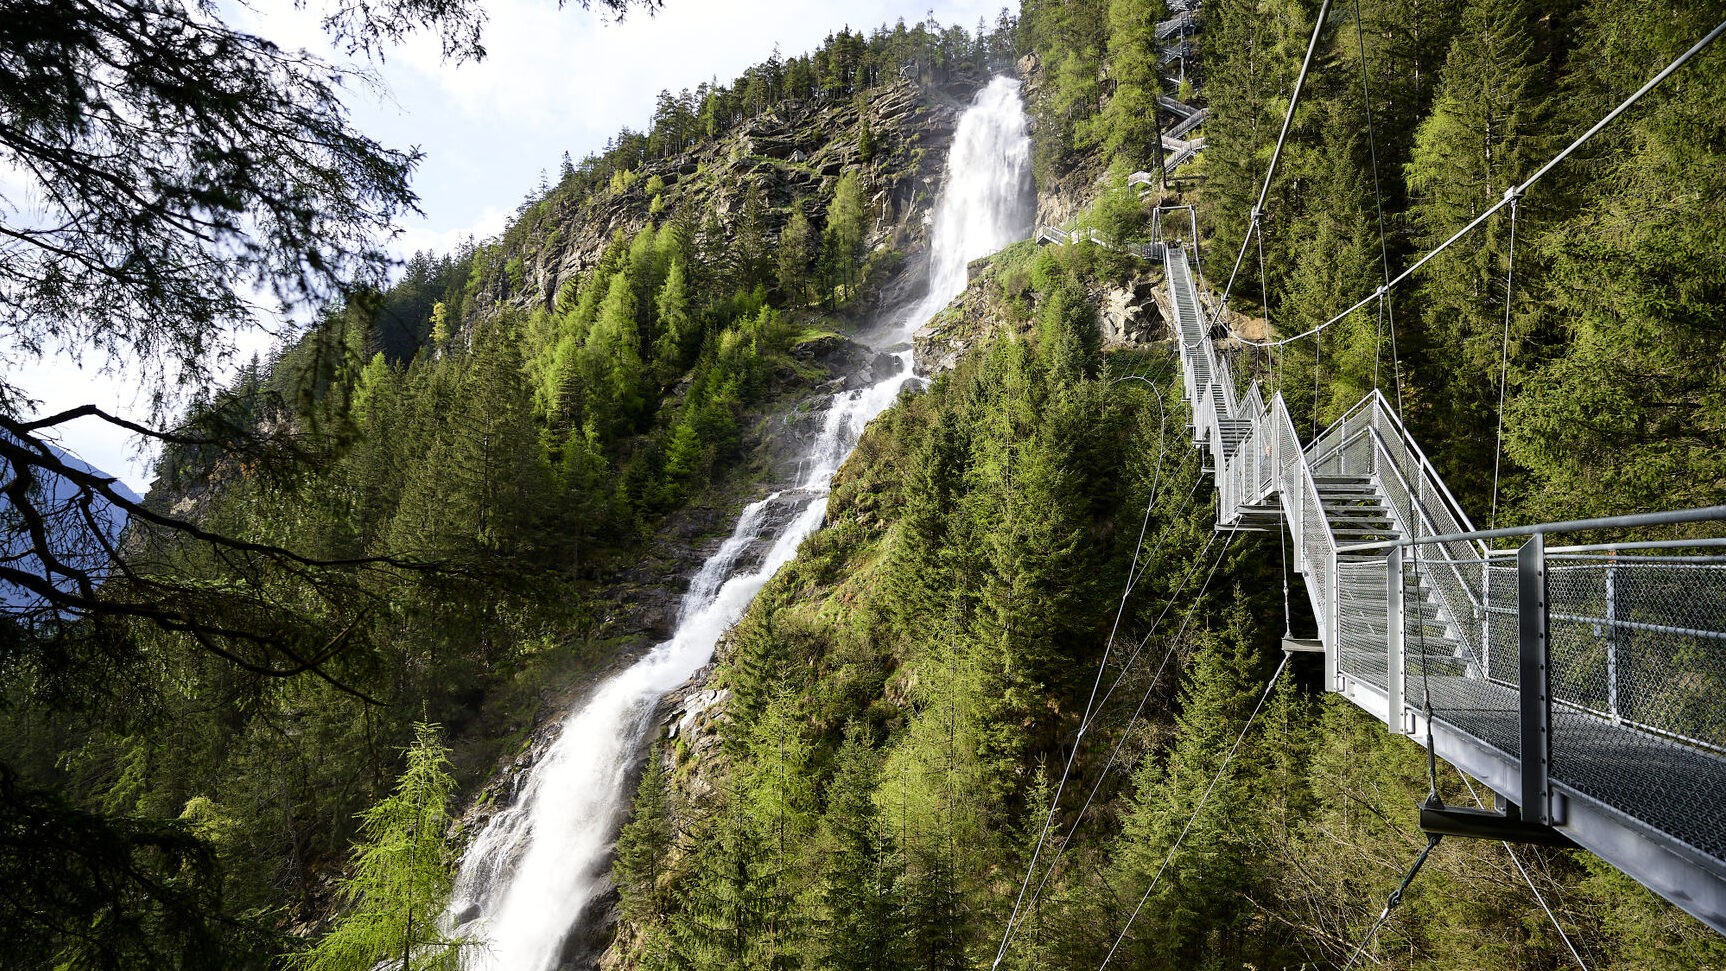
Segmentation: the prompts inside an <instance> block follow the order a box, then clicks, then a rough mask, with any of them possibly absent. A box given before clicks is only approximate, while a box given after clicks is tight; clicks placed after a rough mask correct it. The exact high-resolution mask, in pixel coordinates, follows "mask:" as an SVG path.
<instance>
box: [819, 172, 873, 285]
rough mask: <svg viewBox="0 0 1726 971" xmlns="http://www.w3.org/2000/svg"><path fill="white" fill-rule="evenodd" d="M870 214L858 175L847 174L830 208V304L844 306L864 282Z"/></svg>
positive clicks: (828, 221) (828, 224)
mask: <svg viewBox="0 0 1726 971" xmlns="http://www.w3.org/2000/svg"><path fill="white" fill-rule="evenodd" d="M868 219H869V212H868V208H867V204H866V203H865V201H864V199H863V183H862V180H861V179H860V178H859V177H858V175H857V173H856V172H855V171H852V172H847V173H845V175H844V176H842V177H841V178H840V179H839V184H838V185H837V186H835V187H834V189H833V202H832V203H831V204H829V205H828V207H827V228H826V231H825V248H826V263H827V277H828V293H829V300H830V302H832V303H844V302H845V301H846V300H848V299H850V298H851V296H852V295H853V294H854V293H855V292H856V290H857V287H858V285H859V284H860V283H861V282H862V277H861V274H860V273H859V270H860V268H861V267H862V264H863V249H864V247H863V244H864V239H863V237H864V233H865V232H867V230H868V228H869V227H868Z"/></svg>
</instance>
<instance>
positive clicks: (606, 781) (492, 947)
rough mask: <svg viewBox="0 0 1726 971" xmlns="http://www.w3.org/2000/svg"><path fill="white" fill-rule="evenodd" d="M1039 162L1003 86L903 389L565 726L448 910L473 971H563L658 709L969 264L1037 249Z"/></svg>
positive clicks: (823, 494)
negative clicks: (1012, 250) (1015, 249)
mask: <svg viewBox="0 0 1726 971" xmlns="http://www.w3.org/2000/svg"><path fill="white" fill-rule="evenodd" d="M1030 147H1031V146H1030V139H1029V138H1028V137H1027V136H1026V133H1025V115H1024V110H1023V107H1022V106H1021V104H1020V101H1019V83H1018V82H1017V81H1014V80H1012V79H1010V78H1004V77H1002V78H996V79H994V80H993V81H992V82H990V84H989V85H988V86H987V87H986V88H984V89H983V90H982V91H980V92H979V93H978V94H977V97H976V98H975V99H974V100H973V101H972V103H971V106H970V107H969V108H968V109H966V110H965V112H964V114H962V115H961V116H960V118H959V124H958V128H957V130H956V131H955V132H954V135H953V146H952V148H951V150H950V151H949V152H948V156H947V171H946V178H945V182H944V184H943V187H942V190H941V196H940V198H939V200H938V201H937V203H936V206H935V220H934V226H933V231H932V232H931V235H930V270H929V293H928V296H927V297H925V298H924V299H923V300H922V301H921V302H919V303H918V304H917V305H916V306H915V307H914V308H912V309H911V310H910V311H909V312H907V313H906V314H904V316H903V317H902V318H900V319H899V320H898V321H897V322H896V325H895V326H894V327H893V328H892V329H891V330H890V331H888V333H889V334H890V338H889V339H888V341H887V344H888V345H889V346H891V347H893V348H894V354H895V357H896V359H897V361H898V366H897V367H896V368H895V369H894V374H893V375H892V376H891V377H889V378H887V379H886V380H884V381H881V382H879V383H877V384H875V385H873V386H872V387H868V388H863V389H861V390H857V391H849V392H845V393H843V394H839V395H835V396H834V398H833V401H832V404H831V405H830V406H829V407H828V409H827V413H826V417H825V420H824V421H823V424H822V428H821V431H820V434H819V435H818V436H817V437H816V439H815V441H814V443H813V444H812V445H811V447H810V449H809V454H808V456H807V457H806V458H805V460H804V462H803V467H802V468H803V471H802V474H801V481H799V482H798V483H797V484H796V485H795V486H794V487H792V488H789V489H785V490H783V491H780V492H775V493H773V494H772V495H770V496H768V497H767V498H765V499H762V500H761V501H759V502H756V503H753V504H751V505H750V506H749V507H747V508H746V509H745V510H744V511H743V515H742V517H741V518H740V519H739V520H738V521H737V527H736V529H735V530H733V531H732V534H731V536H730V538H729V539H727V540H726V541H725V543H724V545H722V546H721V547H720V548H719V550H718V552H716V553H714V554H713V556H712V557H710V558H709V559H708V560H707V562H706V563H705V564H703V565H702V567H701V571H700V572H699V573H697V574H696V576H695V579H694V580H693V581H692V582H691V583H690V586H689V591H688V593H686V594H684V597H683V602H682V604H681V606H680V607H679V610H678V619H677V631H676V633H675V634H674V635H673V636H672V638H671V639H670V640H668V641H666V642H664V643H663V644H660V645H658V646H657V647H655V648H654V649H653V650H652V652H650V653H649V654H648V655H647V656H646V657H644V658H642V659H641V660H640V661H638V662H636V664H634V665H633V666H631V667H630V668H628V669H627V670H625V671H623V672H622V673H621V674H618V675H617V676H615V677H613V678H612V679H611V680H609V681H607V682H605V683H604V684H602V685H601V686H600V687H599V689H598V691H596V692H595V694H594V695H593V697H592V698H591V699H590V700H589V701H588V702H587V704H586V705H584V706H583V707H581V708H579V709H577V710H576V711H574V712H573V713H571V714H570V715H569V716H568V717H567V718H566V719H565V720H564V722H563V724H562V726H560V728H559V731H558V735H557V738H556V740H555V741H554V742H552V743H551V745H550V746H549V748H548V749H547V750H546V752H545V755H544V757H543V758H541V759H540V761H539V763H538V764H537V765H535V766H534V767H533V768H532V769H531V770H529V772H528V776H527V779H526V781H525V783H524V784H523V785H522V787H521V791H520V793H519V794H518V796H517V798H516V799H515V803H514V805H512V806H510V807H509V808H508V809H505V810H503V811H501V812H499V813H498V814H497V815H496V816H494V817H492V819H491V822H490V823H489V824H488V825H487V826H486V828H485V829H484V830H483V831H482V832H481V833H480V834H479V835H478V836H477V837H476V838H475V839H474V841H473V843H472V845H471V846H469V848H468V850H467V854H466V855H465V856H464V857H463V858H462V866H461V872H460V873H459V875H458V876H457V879H456V887H455V895H454V900H453V902H452V904H451V909H450V913H451V914H452V915H453V917H452V922H455V921H459V922H460V923H461V926H460V927H459V928H456V932H457V933H460V934H462V935H465V936H471V937H474V938H477V939H478V940H479V941H480V946H478V947H471V948H468V949H467V955H466V957H465V959H464V964H465V966H466V967H468V968H469V969H473V971H482V969H483V971H492V969H498V971H504V969H507V971H549V969H552V968H555V967H557V965H558V963H559V957H560V955H561V953H562V951H563V946H564V941H565V940H567V939H568V937H569V936H570V932H571V930H572V929H573V926H574V924H575V922H576V920H577V919H578V918H579V917H580V915H581V913H582V911H583V910H584V908H586V907H587V906H588V904H589V903H590V902H591V901H592V900H593V898H594V897H595V896H596V895H597V894H598V893H600V892H601V891H602V890H603V888H604V886H605V878H606V872H605V871H606V867H607V866H608V864H609V860H610V849H611V844H612V840H613V839H614V837H615V835H616V832H617V827H618V825H619V823H620V817H621V816H622V814H623V811H624V808H625V807H626V806H627V805H628V800H629V797H630V795H631V793H630V792H629V791H628V786H627V781H628V779H629V776H630V774H631V771H632V769H633V768H634V766H635V765H636V763H637V762H638V761H639V759H640V757H641V752H642V747H643V742H644V740H645V736H646V734H647V732H648V731H649V729H650V728H651V727H652V721H653V713H654V708H655V706H656V705H657V703H658V701H659V699H660V698H661V697H663V696H664V695H665V693H666V692H668V691H670V690H671V689H672V688H675V687H676V686H678V685H679V684H681V683H683V682H684V681H686V680H688V678H689V677H690V676H691V675H693V674H694V673H695V672H696V671H698V670H700V669H701V667H702V666H703V665H705V664H706V663H707V661H708V659H709V658H710V657H712V655H713V647H714V645H715V644H716V643H717V642H718V640H719V637H720V635H721V634H723V633H724V632H725V630H726V629H727V628H728V627H730V626H731V625H732V624H733V623H735V622H736V620H737V618H738V617H740V616H742V614H743V611H744V609H745V608H747V607H748V605H749V601H750V600H751V599H753V598H754V596H755V594H756V592H757V591H758V590H760V589H761V587H762V585H763V584H765V583H766V582H767V580H768V579H770V578H771V577H772V576H773V574H774V573H775V572H777V571H778V569H779V568H780V567H781V566H783V565H784V564H785V563H786V561H788V560H790V559H791V557H792V556H793V555H795V553H796V551H797V547H798V545H799V544H800V543H802V541H803V539H804V537H806V536H808V535H809V534H810V533H811V532H813V531H814V530H815V529H816V527H818V526H820V524H821V521H822V518H823V517H824V516H825V515H826V511H827V489H828V484H829V482H830V480H831V479H832V477H833V473H834V472H836V471H838V468H839V465H840V463H841V462H843V461H844V460H845V456H847V455H848V454H850V451H851V448H852V446H854V445H855V444H856V443H857V438H858V436H859V435H861V434H862V432H863V427H864V426H865V425H867V424H868V423H869V421H870V420H871V419H873V418H874V417H875V416H876V415H878V414H880V413H881V412H882V411H884V410H885V409H886V408H887V407H888V406H889V405H891V404H892V403H893V401H894V399H895V398H896V397H897V396H898V393H899V389H900V388H901V387H902V386H903V385H904V383H905V381H906V380H907V379H909V378H910V376H911V351H910V349H909V348H908V347H906V346H905V344H906V341H907V339H908V338H909V337H910V335H911V332H912V331H913V330H915V329H916V328H917V327H918V326H920V325H921V324H922V323H923V322H925V321H927V320H928V319H929V317H930V316H931V315H932V314H934V313H935V312H936V311H938V310H940V309H941V308H942V307H944V306H946V304H947V303H948V302H949V301H950V300H952V299H953V298H954V297H955V296H957V295H958V294H959V293H960V292H962V291H963V290H964V289H965V284H966V279H965V268H966V265H967V264H968V263H970V261H972V260H974V259H977V258H979V257H982V256H987V255H989V254H991V253H993V252H995V251H996V250H999V249H1000V248H1001V247H1003V246H1005V245H1007V244H1008V243H1011V242H1013V241H1015V240H1019V239H1023V238H1025V237H1026V236H1027V235H1029V233H1030V228H1031V226H1030V224H1031V218H1032V211H1031V198H1030V191H1029V188H1030ZM770 513H776V514H773V515H770ZM763 547H765V552H760V551H761V550H762V548H763ZM745 554H750V555H749V556H747V557H746V556H745Z"/></svg>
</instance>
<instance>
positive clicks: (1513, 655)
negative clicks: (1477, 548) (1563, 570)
mask: <svg viewBox="0 0 1726 971" xmlns="http://www.w3.org/2000/svg"><path fill="white" fill-rule="evenodd" d="M1441 548H1442V546H1441V544H1431V545H1424V546H1415V547H1412V548H1410V549H1409V550H1408V551H1407V553H1405V555H1404V558H1403V572H1404V585H1403V589H1404V593H1403V615H1404V629H1403V656H1404V659H1405V660H1404V671H1405V672H1406V683H1407V688H1406V697H1407V703H1408V705H1409V707H1411V708H1414V709H1416V710H1418V711H1421V712H1425V713H1427V714H1429V715H1430V716H1431V717H1432V718H1433V719H1434V720H1436V721H1439V722H1443V723H1445V724H1448V725H1451V726H1453V727H1455V728H1458V729H1460V730H1462V731H1463V732H1466V733H1467V734H1469V735H1471V736H1473V737H1474V738H1476V739H1478V740H1480V741H1481V742H1484V743H1486V744H1487V745H1490V746H1492V747H1493V748H1496V749H1498V750H1499V751H1501V752H1503V753H1505V754H1506V755H1507V756H1510V757H1512V758H1516V757H1518V756H1519V755H1520V753H1521V750H1522V735H1521V720H1520V712H1521V700H1520V697H1519V694H1518V684H1517V672H1518V670H1519V665H1520V663H1521V661H1520V656H1519V655H1518V653H1517V649H1516V645H1517V627H1516V603H1517V601H1516V569H1515V566H1514V565H1508V566H1500V565H1495V566H1494V567H1493V569H1494V570H1495V571H1503V572H1495V573H1494V574H1493V581H1492V585H1491V586H1490V587H1489V589H1488V592H1489V594H1490V596H1491V597H1492V598H1493V599H1492V600H1489V601H1487V602H1485V603H1482V604H1481V605H1479V609H1478V611H1477V612H1476V613H1474V614H1471V615H1470V618H1469V620H1468V623H1467V624H1466V628H1467V629H1466V631H1465V630H1464V627H1465V625H1462V624H1459V623H1458V622H1457V621H1456V619H1455V618H1454V617H1453V616H1452V614H1451V612H1450V610H1449V608H1448V607H1447V606H1445V605H1443V602H1442V599H1441V598H1440V596H1439V594H1438V589H1439V584H1440V583H1441V582H1443V581H1444V580H1445V579H1446V578H1447V577H1450V576H1453V575H1454V574H1453V572H1452V571H1457V570H1463V571H1472V572H1475V573H1478V574H1480V575H1482V576H1485V575H1486V574H1485V572H1484V571H1485V569H1486V566H1487V561H1486V560H1484V559H1483V558H1476V559H1473V560H1467V561H1453V560H1445V559H1444V558H1443V557H1442V556H1441V555H1439V550H1440V549H1441ZM1489 621H1490V625H1492V627H1493V629H1492V631H1491V632H1490V633H1489V632H1488V631H1487V629H1486V628H1487V627H1488V626H1489ZM1464 633H1466V634H1467V635H1468V636H1463V635H1464Z"/></svg>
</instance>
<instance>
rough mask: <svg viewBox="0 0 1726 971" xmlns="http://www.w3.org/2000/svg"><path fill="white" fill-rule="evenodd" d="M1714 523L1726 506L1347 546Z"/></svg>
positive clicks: (1723, 518) (1361, 548)
mask: <svg viewBox="0 0 1726 971" xmlns="http://www.w3.org/2000/svg"><path fill="white" fill-rule="evenodd" d="M1712 522H1726V506H1698V507H1696V508H1694V509H1677V510H1672V511H1670V512H1645V513H1632V514H1629V515H1624V516H1604V517H1602V518H1599V519H1567V520H1564V521H1563V522H1557V523H1540V524H1538V525H1535V526H1502V527H1499V528H1498V529H1476V530H1471V531H1469V532H1466V533H1449V534H1446V535H1444V536H1422V537H1418V538H1416V537H1409V538H1404V539H1398V540H1380V541H1378V542H1376V543H1357V544H1354V545H1352V546H1349V547H1347V551H1348V552H1350V553H1355V552H1360V553H1365V552H1368V551H1371V550H1388V549H1390V548H1391V547H1393V546H1417V545H1422V544H1426V543H1455V542H1458V541H1461V540H1475V541H1484V540H1489V539H1509V538H1511V537H1520V536H1535V535H1540V536H1544V535H1546V534H1548V533H1584V532H1591V531H1593V530H1596V529H1636V528H1638V527H1642V526H1676V525H1681V524H1684V523H1712ZM1496 552H1497V551H1496V550H1488V553H1496Z"/></svg>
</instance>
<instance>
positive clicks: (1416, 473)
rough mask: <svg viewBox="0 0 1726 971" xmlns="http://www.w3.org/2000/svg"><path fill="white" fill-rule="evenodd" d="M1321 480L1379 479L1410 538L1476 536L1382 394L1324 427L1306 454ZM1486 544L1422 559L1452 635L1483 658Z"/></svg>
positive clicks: (1451, 547)
mask: <svg viewBox="0 0 1726 971" xmlns="http://www.w3.org/2000/svg"><path fill="white" fill-rule="evenodd" d="M1307 454H1308V455H1309V457H1310V458H1309V461H1310V462H1311V463H1312V466H1313V471H1314V474H1315V475H1320V476H1325V475H1344V476H1367V477H1370V478H1372V479H1374V481H1376V482H1377V484H1378V486H1379V489H1380V491H1381V492H1382V493H1383V495H1384V498H1385V499H1386V501H1387V502H1388V503H1389V505H1390V512H1391V517H1392V519H1393V521H1394V522H1395V523H1396V526H1397V529H1398V531H1399V532H1400V533H1401V534H1402V535H1403V536H1405V537H1421V536H1446V535H1456V534H1460V533H1467V532H1471V531H1473V529H1474V524H1473V523H1471V522H1469V520H1468V516H1467V515H1466V514H1464V513H1463V512H1462V510H1461V508H1460V507H1459V506H1458V505H1457V503H1456V500H1455V498H1454V497H1452V496H1451V494H1450V490H1449V489H1447V488H1446V487H1445V485H1444V482H1443V480H1442V479H1440V478H1439V476H1438V471H1437V470H1436V469H1434V468H1433V466H1432V463H1431V462H1430V461H1428V460H1427V458H1426V455H1425V453H1423V452H1422V451H1421V449H1420V446H1419V445H1418V444H1416V443H1415V441H1414V439H1413V437H1412V436H1410V435H1409V434H1408V431H1407V429H1405V428H1404V427H1403V425H1402V422H1401V421H1399V420H1397V418H1396V414H1395V412H1393V411H1392V410H1391V408H1390V405H1389V403H1388V402H1387V401H1385V399H1384V396H1383V395H1382V394H1381V393H1379V392H1378V391H1376V390H1375V391H1373V392H1372V393H1371V394H1369V395H1367V396H1366V397H1365V398H1363V399H1362V400H1361V401H1360V402H1359V403H1358V404H1356V405H1355V406H1354V407H1353V408H1351V409H1350V410H1349V411H1348V412H1347V413H1346V414H1344V415H1343V417H1341V418H1339V419H1337V420H1336V421H1335V422H1333V423H1332V424H1331V425H1330V427H1329V428H1327V429H1325V430H1324V432H1322V433H1321V434H1320V435H1319V436H1318V438H1317V439H1316V440H1315V441H1314V442H1313V444H1312V445H1311V446H1309V447H1308V449H1307ZM1485 555H1486V548H1485V547H1484V546H1483V545H1481V544H1480V543H1471V542H1469V541H1467V540H1454V541H1450V542H1447V543H1440V544H1437V545H1436V547H1435V548H1434V549H1432V550H1426V551H1424V552H1423V553H1421V554H1418V555H1417V557H1416V558H1417V559H1418V560H1421V562H1418V563H1416V564H1415V567H1416V568H1417V569H1418V568H1421V567H1424V568H1425V572H1426V580H1427V582H1428V583H1429V584H1430V585H1431V587H1432V589H1433V593H1434V595H1435V596H1436V598H1437V600H1438V607H1439V608H1440V612H1439V615H1438V617H1437V619H1438V620H1441V621H1443V622H1444V623H1445V624H1446V626H1447V628H1448V633H1449V634H1450V635H1451V636H1453V637H1455V638H1456V639H1457V640H1459V641H1460V642H1462V643H1463V644H1464V646H1466V647H1469V648H1471V649H1473V650H1474V651H1476V652H1477V653H1478V652H1479V651H1480V649H1481V638H1482V629H1481V625H1482V621H1483V619H1484V617H1485V610H1484V607H1483V604H1484V602H1485V590H1486V584H1485V577H1484V572H1483V567H1482V565H1481V564H1482V561H1483V559H1484V557H1485Z"/></svg>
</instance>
